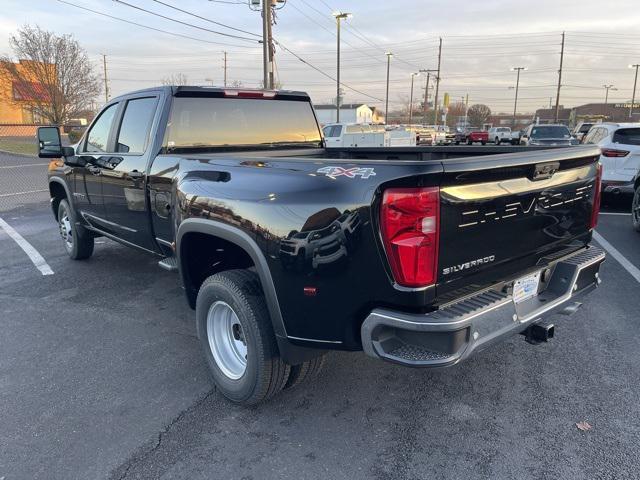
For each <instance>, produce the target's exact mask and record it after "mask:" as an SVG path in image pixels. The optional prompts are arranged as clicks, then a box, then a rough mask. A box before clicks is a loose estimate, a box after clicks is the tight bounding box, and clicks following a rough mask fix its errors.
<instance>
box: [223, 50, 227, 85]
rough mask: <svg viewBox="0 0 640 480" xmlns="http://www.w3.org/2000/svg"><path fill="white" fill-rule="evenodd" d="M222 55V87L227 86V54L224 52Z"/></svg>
mask: <svg viewBox="0 0 640 480" xmlns="http://www.w3.org/2000/svg"><path fill="white" fill-rule="evenodd" d="M223 53H224V86H225V87H226V86H227V52H226V50H225V51H224V52H223Z"/></svg>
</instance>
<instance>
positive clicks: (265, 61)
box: [262, 0, 271, 90]
mask: <svg viewBox="0 0 640 480" xmlns="http://www.w3.org/2000/svg"><path fill="white" fill-rule="evenodd" d="M270 32H271V0H262V88H263V89H264V90H267V89H269V69H270V67H271V63H270V62H269V57H270V50H271V37H270V36H269V33H270Z"/></svg>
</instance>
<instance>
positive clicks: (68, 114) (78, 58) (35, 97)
mask: <svg viewBox="0 0 640 480" xmlns="http://www.w3.org/2000/svg"><path fill="white" fill-rule="evenodd" d="M9 45H11V49H12V50H13V55H14V57H15V61H14V58H12V57H10V56H7V55H3V56H0V75H2V76H4V77H5V78H6V80H8V82H10V84H11V85H12V88H13V92H12V97H11V100H10V101H12V102H16V103H18V102H19V103H20V104H22V105H25V104H26V105H28V106H29V108H30V109H31V110H32V111H33V113H34V116H39V117H41V118H42V119H43V120H46V121H47V122H50V123H52V124H58V125H59V124H63V123H65V122H66V121H67V120H69V118H73V117H75V116H77V115H78V114H79V113H80V112H82V111H86V110H89V109H91V106H92V105H91V104H92V102H93V101H94V99H95V97H96V95H97V94H98V92H99V91H100V83H99V82H98V77H97V75H96V73H95V72H94V68H93V66H92V64H91V61H90V60H89V56H88V55H87V52H86V51H85V50H84V49H83V48H82V47H81V46H80V44H79V43H78V42H77V41H76V40H74V38H73V37H72V36H71V35H62V36H58V35H56V34H55V33H53V32H48V31H46V30H42V29H41V28H40V27H38V26H35V27H33V26H30V25H25V26H23V27H21V28H20V29H19V30H18V33H17V34H16V35H12V36H11V37H10V38H9Z"/></svg>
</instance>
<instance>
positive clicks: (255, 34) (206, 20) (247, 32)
mask: <svg viewBox="0 0 640 480" xmlns="http://www.w3.org/2000/svg"><path fill="white" fill-rule="evenodd" d="M153 1H154V2H156V3H159V4H160V5H164V6H165V7H169V8H172V9H173V10H177V11H178V12H182V13H186V14H187V15H191V16H192V17H195V18H199V19H200V20H204V21H205V22H209V23H213V24H214V25H220V26H221V27H224V28H228V29H230V30H235V31H236V32H242V33H246V34H248V35H253V36H254V37H261V35H258V34H257V33H253V32H249V31H247V30H242V29H241V28H236V27H232V26H230V25H226V24H224V23H220V22H216V21H215V20H211V19H210V18H206V17H203V16H201V15H198V14H197V13H193V12H188V11H187V10H183V9H182V8H178V7H175V6H173V5H170V4H168V3H165V2H162V1H160V0H153ZM122 3H124V2H122Z"/></svg>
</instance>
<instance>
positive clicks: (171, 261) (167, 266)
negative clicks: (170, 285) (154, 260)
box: [158, 257, 178, 272]
mask: <svg viewBox="0 0 640 480" xmlns="http://www.w3.org/2000/svg"><path fill="white" fill-rule="evenodd" d="M158 266H159V267H160V268H162V269H164V270H166V271H168V272H177V271H178V259H176V257H167V258H163V259H162V260H160V261H159V262H158Z"/></svg>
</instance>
